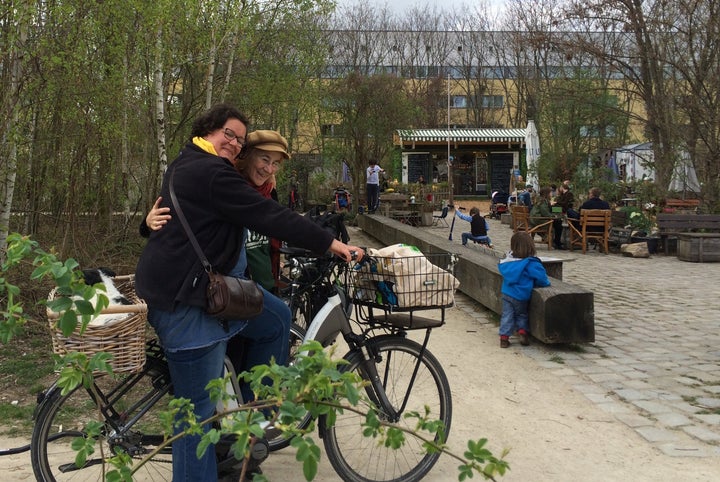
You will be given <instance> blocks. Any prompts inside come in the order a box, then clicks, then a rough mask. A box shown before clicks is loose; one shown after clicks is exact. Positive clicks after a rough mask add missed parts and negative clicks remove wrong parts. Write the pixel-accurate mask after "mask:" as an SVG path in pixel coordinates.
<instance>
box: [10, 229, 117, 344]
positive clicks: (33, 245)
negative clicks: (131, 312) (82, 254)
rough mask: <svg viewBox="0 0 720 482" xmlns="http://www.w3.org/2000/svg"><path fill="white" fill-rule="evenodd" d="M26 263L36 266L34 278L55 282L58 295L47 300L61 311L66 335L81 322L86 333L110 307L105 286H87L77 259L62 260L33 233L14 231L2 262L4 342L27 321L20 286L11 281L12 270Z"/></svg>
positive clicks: (54, 308)
mask: <svg viewBox="0 0 720 482" xmlns="http://www.w3.org/2000/svg"><path fill="white" fill-rule="evenodd" d="M29 260H31V261H29ZM23 263H31V264H32V266H33V267H34V270H33V271H32V273H31V274H30V279H31V280H33V281H42V280H45V279H48V278H50V279H51V280H52V282H53V283H54V284H55V286H56V294H57V295H58V296H56V297H55V298H54V299H53V300H49V301H47V302H45V301H43V303H45V304H46V305H47V308H48V309H49V310H50V311H52V312H53V313H61V314H60V316H59V319H58V322H57V323H58V327H59V328H60V330H61V331H62V333H63V335H65V336H68V335H70V334H71V333H72V332H73V331H75V330H76V329H77V327H78V323H80V332H83V331H84V330H85V328H86V327H87V324H88V323H89V322H90V321H91V320H92V318H93V317H94V316H96V315H98V314H99V313H100V312H101V311H102V310H103V309H104V308H106V307H107V306H108V303H109V300H108V298H107V296H105V295H104V294H102V292H101V290H104V287H102V285H96V286H88V285H86V284H85V281H84V279H83V276H82V273H81V272H80V271H79V270H78V266H79V265H78V263H77V261H75V260H74V259H72V258H68V259H67V260H65V261H64V262H63V261H60V260H59V259H58V258H57V256H56V255H55V253H53V252H47V251H44V250H43V249H41V248H40V246H39V245H38V243H37V241H33V240H32V239H30V237H29V236H23V235H21V234H18V233H11V234H9V235H8V238H7V251H6V253H5V257H4V260H3V262H2V264H0V301H1V302H2V308H0V309H2V312H1V314H2V319H0V341H2V342H3V343H8V342H9V341H10V340H11V339H12V338H13V337H14V336H17V335H18V334H19V333H20V331H21V330H22V327H23V325H24V324H25V323H26V322H27V316H26V313H25V311H24V309H23V303H22V300H21V296H20V288H19V287H18V286H17V285H14V284H12V283H11V281H10V275H11V273H12V272H13V271H14V270H15V269H17V268H19V267H20V265H21V264H23Z"/></svg>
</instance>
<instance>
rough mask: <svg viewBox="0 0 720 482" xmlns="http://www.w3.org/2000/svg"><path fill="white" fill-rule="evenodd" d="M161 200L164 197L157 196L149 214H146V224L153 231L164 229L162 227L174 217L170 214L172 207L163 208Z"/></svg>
mask: <svg viewBox="0 0 720 482" xmlns="http://www.w3.org/2000/svg"><path fill="white" fill-rule="evenodd" d="M161 202H162V197H159V198H157V200H156V201H155V204H153V207H152V209H151V210H150V212H149V213H148V214H147V216H145V224H146V225H147V227H148V228H150V229H152V230H153V231H158V230H159V229H162V227H163V226H165V225H166V224H167V222H168V221H170V220H171V219H172V216H170V214H169V213H170V208H161V207H160V203H161Z"/></svg>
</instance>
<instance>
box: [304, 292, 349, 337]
mask: <svg viewBox="0 0 720 482" xmlns="http://www.w3.org/2000/svg"><path fill="white" fill-rule="evenodd" d="M343 323H347V317H346V315H345V311H344V310H343V306H342V300H341V298H340V296H339V295H337V294H335V295H333V296H331V297H329V298H328V300H327V302H326V303H325V304H324V305H323V307H322V308H320V311H318V314H317V315H315V317H314V318H313V320H312V322H311V323H310V326H309V327H308V330H307V333H306V334H305V338H304V339H303V342H306V341H310V340H315V341H318V342H320V344H321V345H322V346H328V345H329V344H331V343H332V342H333V341H334V340H335V338H336V337H337V335H338V333H340V330H341V328H342V326H343Z"/></svg>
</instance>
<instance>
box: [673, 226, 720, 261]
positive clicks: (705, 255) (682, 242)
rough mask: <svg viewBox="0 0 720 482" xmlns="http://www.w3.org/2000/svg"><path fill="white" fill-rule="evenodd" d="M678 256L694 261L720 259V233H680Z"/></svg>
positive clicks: (683, 259)
mask: <svg viewBox="0 0 720 482" xmlns="http://www.w3.org/2000/svg"><path fill="white" fill-rule="evenodd" d="M677 257H678V259H679V260H680V261H690V262H693V263H708V262H718V261H720V233H681V234H679V235H678V247H677Z"/></svg>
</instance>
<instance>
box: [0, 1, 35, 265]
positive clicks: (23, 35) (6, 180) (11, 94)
mask: <svg viewBox="0 0 720 482" xmlns="http://www.w3.org/2000/svg"><path fill="white" fill-rule="evenodd" d="M23 5H25V8H24V9H20V10H19V11H18V32H17V37H16V38H15V42H12V41H11V43H10V58H11V59H12V65H11V66H10V89H9V91H8V94H7V99H8V102H7V103H6V105H4V106H3V110H4V111H5V112H7V113H9V115H8V121H7V123H6V124H5V126H4V128H3V130H2V142H1V143H0V145H7V146H8V150H7V156H8V158H7V162H6V163H5V168H4V169H3V170H2V171H0V172H2V186H0V187H1V188H2V189H1V190H0V193H2V199H1V200H0V202H1V203H2V205H0V262H3V261H5V255H4V253H5V248H6V246H7V236H8V234H9V232H10V215H11V213H12V202H13V196H14V194H15V179H16V177H17V141H16V138H17V137H16V135H15V130H16V128H17V122H18V118H19V107H18V106H19V101H20V99H19V91H20V79H21V77H22V73H23V59H24V49H25V42H26V40H27V30H28V23H29V11H30V7H29V6H28V4H23Z"/></svg>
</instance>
